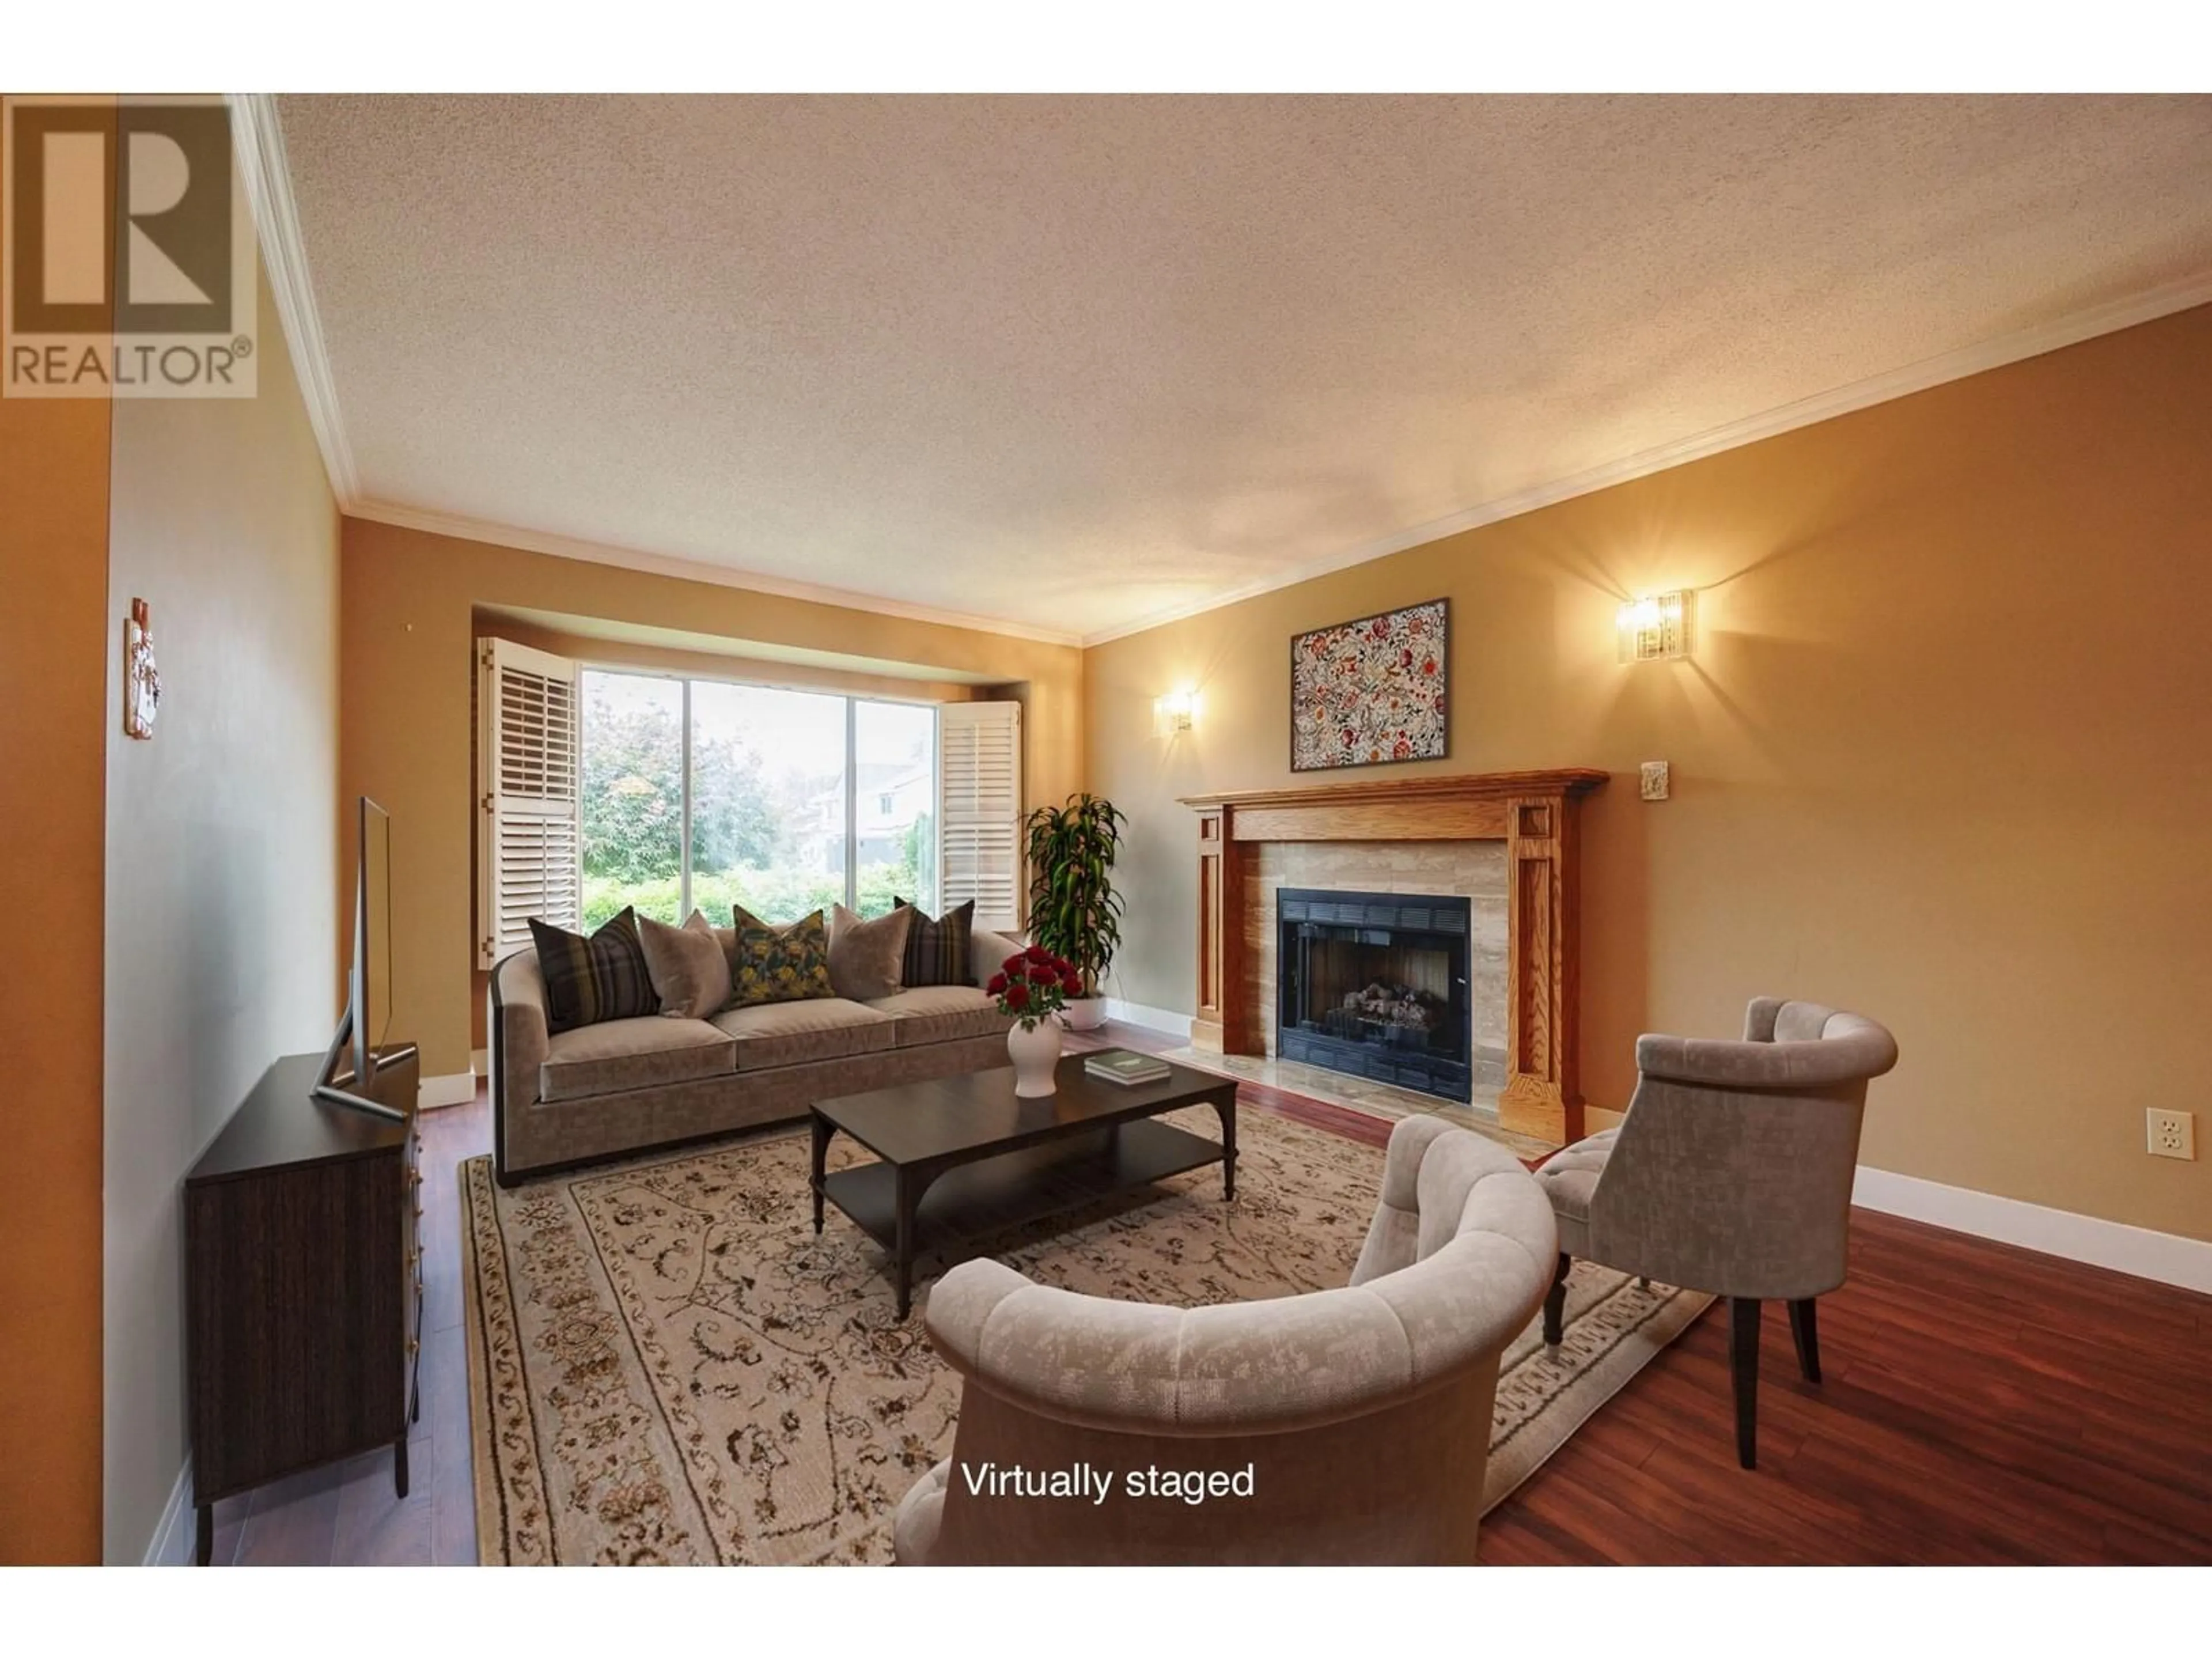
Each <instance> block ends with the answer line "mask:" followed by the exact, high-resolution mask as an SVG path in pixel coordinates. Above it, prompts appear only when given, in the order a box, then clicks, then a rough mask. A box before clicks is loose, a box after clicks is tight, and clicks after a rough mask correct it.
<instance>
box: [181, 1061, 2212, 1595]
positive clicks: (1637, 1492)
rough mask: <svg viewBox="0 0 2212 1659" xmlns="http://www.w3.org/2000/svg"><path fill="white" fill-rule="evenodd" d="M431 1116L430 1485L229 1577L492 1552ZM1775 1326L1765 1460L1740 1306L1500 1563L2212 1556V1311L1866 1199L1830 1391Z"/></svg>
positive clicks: (384, 1483) (276, 1545)
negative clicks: (1739, 1414)
mask: <svg viewBox="0 0 2212 1659" xmlns="http://www.w3.org/2000/svg"><path fill="white" fill-rule="evenodd" d="M1100 1035H1101V1038H1102V1039H1103V1041H1105V1042H1120V1043H1123V1044H1125V1045H1126V1046H1127V1047H1130V1048H1151V1047H1154V1046H1164V1040H1163V1039H1159V1038H1156V1037H1154V1036H1152V1035H1151V1034H1149V1033H1146V1032H1143V1031H1139V1030H1133V1029H1132V1028H1127V1027H1114V1028H1109V1030H1106V1031H1104V1032H1103V1033H1101V1034H1100ZM1072 1046H1073V1045H1072ZM1238 1100H1239V1103H1241V1104H1243V1105H1244V1106H1245V1107H1247V1108H1249V1109H1257V1110H1261V1111H1272V1112H1275V1113H1278V1114H1280V1115H1285V1116H1288V1117H1292V1118H1296V1119H1297V1120H1298V1121H1304V1122H1308V1123H1312V1124H1315V1125H1316V1126H1317V1127H1323V1128H1328V1129H1333V1130H1334V1131H1336V1132H1337V1133H1350V1134H1352V1135H1354V1136H1356V1137H1357V1138H1358V1139H1362V1140H1365V1141H1368V1142H1370V1144H1374V1145H1378V1146H1379V1145H1380V1144H1381V1143H1382V1142H1383V1139H1385V1138H1386V1137H1387V1136H1388V1134H1389V1124H1387V1123H1382V1122H1380V1121H1377V1120H1376V1119H1373V1118H1370V1117H1367V1116H1365V1115H1363V1114H1358V1113H1353V1112H1349V1111H1347V1110H1346V1109H1344V1108H1341V1107H1336V1106H1331V1105H1328V1104H1326V1103H1322V1102H1318V1101H1310V1100H1306V1099H1304V1098H1303V1097H1298V1096H1295V1095H1289V1094H1285V1093H1284V1092H1283V1091H1279V1090H1272V1089H1266V1088H1261V1087H1259V1086H1258V1085H1252V1084H1246V1085H1243V1087H1242V1088H1241V1089H1240V1090H1239V1091H1238ZM422 1123H423V1152H422V1170H423V1182H424V1188H425V1196H424V1200H423V1210H424V1215H423V1241H424V1249H425V1262H426V1269H427V1272H426V1279H425V1289H426V1295H427V1297H428V1307H427V1309H426V1311H425V1315H424V1319H423V1327H424V1332H425V1335H424V1346H423V1391H422V1421H421V1423H420V1424H418V1425H416V1433H415V1437H414V1438H413V1440H412V1442H411V1443H410V1448H409V1456H410V1462H411V1463H412V1465H413V1475H414V1481H413V1486H412V1493H413V1495H412V1496H411V1497H410V1498H409V1499H408V1501H407V1502H405V1503H404V1504H401V1503H398V1502H395V1501H394V1499H393V1498H392V1467H391V1460H390V1455H389V1454H388V1453H384V1454H378V1455H371V1456H367V1457H362V1458H358V1459H356V1460H355V1461H354V1462H350V1463H349V1464H346V1465H343V1466H342V1467H340V1468H335V1469H330V1470H325V1471H321V1472H319V1473H317V1474H307V1475H302V1476H299V1477H297V1478H295V1480H289V1481H283V1482H279V1483H277V1484H276V1485H274V1486H268V1487H265V1488H264V1489H263V1490H261V1491H260V1492H255V1493H253V1494H252V1496H251V1497H250V1498H239V1499H234V1500H233V1501H232V1502H231V1503H228V1504H222V1505H218V1506H217V1509H216V1561H217V1562H219V1563H237V1564H240V1565H246V1564H254V1563H269V1564H277V1563H313V1564H318V1565H320V1564H332V1565H356V1564H357V1565H383V1564H393V1565H397V1564H413V1565H428V1564H433V1563H435V1564H439V1565H447V1564H456V1563H472V1562H474V1561H475V1560H476V1559H477V1553H476V1522H475V1506H474V1502H473V1499H472V1497H471V1472H470V1467H469V1457H470V1451H469V1432H468V1385H467V1376H466V1372H465V1363H466V1360H465V1345H464V1342H463V1339H462V1333H461V1328H460V1312H461V1309H460V1225H459V1196H458V1193H457V1189H456V1188H455V1185H454V1168H455V1166H456V1165H457V1164H459V1162H460V1161H461V1160H462V1159H464V1158H469V1157H471V1156H473V1155H475V1154H476V1153H477V1152H485V1151H488V1150H489V1144H490V1132H491V1114H490V1108H489V1103H488V1102H487V1101H486V1100H485V1099H484V1098H483V1097H482V1096H481V1095H479V1097H478V1098H477V1101H476V1103H474V1104H473V1105H470V1106H456V1107H449V1108H446V1109H441V1110H438V1111H434V1112H430V1113H428V1114H426V1115H424V1117H423V1120H422ZM1820 1359H1821V1369H1822V1371H1823V1374H1824V1375H1825V1376H1826V1381H1825V1382H1824V1383H1822V1384H1821V1385H1820V1387H1819V1388H1817V1389H1816V1388H1814V1387H1812V1386H1810V1385H1808V1384H1807V1383H1802V1382H1800V1381H1799V1380H1798V1376H1797V1367H1796V1356H1795V1353H1794V1352H1793V1350H1792V1349H1791V1346H1790V1328H1789V1321H1788V1320H1787V1319H1785V1318H1784V1317H1782V1316H1781V1313H1780V1310H1778V1309H1776V1310H1771V1316H1770V1317H1769V1318H1768V1319H1767V1320H1766V1321H1765V1331H1764V1344H1763V1347H1762V1351H1761V1354H1760V1361H1761V1383H1760V1388H1759V1468H1758V1469H1757V1470H1755V1471H1751V1472H1747V1471H1745V1470H1742V1469H1740V1468H1737V1467H1736V1463H1735V1438H1734V1429H1733V1419H1732V1416H1731V1413H1730V1407H1729V1359H1728V1322H1727V1316H1726V1310H1725V1306H1724V1304H1716V1306H1715V1308H1714V1310H1712V1311H1711V1312H1709V1313H1708V1314H1707V1315H1706V1316H1705V1317H1704V1318H1702V1319H1700V1320H1699V1322H1698V1323H1697V1324H1696V1325H1695V1326H1693V1327H1692V1328H1691V1329H1690V1331H1689V1332H1688V1333H1687V1334H1685V1335H1684V1336H1683V1337H1682V1338H1681V1339H1680V1340H1679V1341H1677V1342H1676V1343H1674V1346H1671V1347H1669V1348H1668V1350H1667V1351H1666V1352H1663V1353H1662V1354H1661V1355H1660V1356H1659V1357H1658V1358H1656V1360H1654V1361H1653V1362H1652V1363H1651V1364H1650V1365H1649V1366H1647V1367H1646V1368H1645V1369H1644V1371H1643V1372H1642V1373H1641V1374H1640V1375H1638V1376H1637V1378H1636V1379H1635V1381H1633V1382H1632V1383H1630V1384H1629V1385H1628V1387H1627V1388H1626V1389H1623V1390H1622V1392H1621V1393H1620V1395H1618V1396H1616V1397H1615V1398H1614V1399H1613V1400H1612V1401H1608V1402H1607V1404H1606V1406H1605V1407H1603V1409H1602V1410H1601V1411H1600V1412H1599V1413H1598V1414H1597V1415H1596V1417H1595V1418H1594V1419H1592V1420H1591V1421H1590V1422H1589V1424H1587V1425H1584V1426H1583V1428H1582V1429H1581V1430H1579V1431H1577V1433H1576V1435H1575V1436H1574V1437H1573V1438H1572V1439H1571V1440H1570V1441H1569V1442H1568V1443H1567V1444H1566V1445H1565V1447H1564V1448H1563V1449H1561V1450H1560V1451H1559V1453H1558V1455H1555V1456H1554V1457H1553V1459H1552V1461H1551V1462H1549V1463H1547V1464H1546V1465H1545V1467H1544V1468H1542V1469H1541V1470H1540V1471H1539V1472H1538V1473H1537V1474H1535V1476H1534V1478H1532V1479H1531V1480H1529V1481H1528V1483H1527V1484H1526V1485H1525V1486H1522V1488H1521V1490H1520V1491H1519V1492H1516V1493H1515V1494H1514V1495H1513V1497H1511V1498H1509V1499H1508V1500H1507V1501H1506V1502H1505V1503H1504V1504H1502V1505H1501V1506H1500V1507H1499V1508H1498V1510H1496V1511H1495V1512H1494V1513H1493V1514H1492V1516H1490V1518H1489V1519H1488V1520H1487V1521H1486V1522H1484V1524H1483V1533H1482V1557H1483V1559H1484V1560H1485V1561H1486V1562H1489V1563H1492V1564H1496V1565H1542V1564H1551V1563H1646V1564H1717V1563H1746V1564H1748V1563H1780V1564H1807V1563H1901V1564H1915V1563H1936V1562H1944V1563H1978V1562H1992V1563H1994V1562H2023V1563H2035V1562H2051V1563H2057V1562H2193V1563H2212V1421H2208V1418H2207V1409H2208V1404H2212V1383H2208V1381H2207V1379H2208V1378H2212V1297H2203V1296H2197V1295H2193V1294H2191V1293H2190V1292H2188V1291H2180V1290H2175V1289H2172V1288H2171V1287H2169V1286H2166V1285H2154V1284H2151V1283H2148V1281H2145V1280H2142V1279H2130V1278H2127V1277H2125V1276H2124V1275H2121V1274H2118V1273H2106V1272H2103V1271H2101V1270H2100V1269H2097V1268H2093V1267H2081V1266H2078V1265H2076V1264H2075V1263H2072V1262H2067V1261H2059V1260H2057V1258H2055V1257H2051V1256H2041V1255H2034V1254H2033V1253H2031V1252H2029V1251H2026V1250H2017V1249H2011V1248H2009V1247H2008V1246H2005V1245H2001V1244H1991V1243H1984V1241H1982V1240H1979V1239H1974V1238H1969V1237H1966V1236H1965V1235H1963V1234H1959V1233H1948V1232H1944V1231H1941V1230H1939V1229H1936V1228H1933V1227H1926V1226H1922V1225H1917V1224H1916V1223H1913V1222H1909V1221H1900V1220H1898V1219H1896V1218H1893V1217H1889V1216H1883V1215H1878V1214H1875V1213H1873V1212H1868V1211H1863V1210H1862V1211H1859V1212H1856V1213H1855V1214H1854V1216H1853V1218H1852V1239H1851V1277H1850V1282H1849V1283H1848V1284H1846V1285H1844V1288H1843V1289H1841V1290H1840V1291H1836V1292H1835V1293H1834V1294H1832V1295H1831V1296H1827V1297H1822V1298H1821V1302H1820Z"/></svg>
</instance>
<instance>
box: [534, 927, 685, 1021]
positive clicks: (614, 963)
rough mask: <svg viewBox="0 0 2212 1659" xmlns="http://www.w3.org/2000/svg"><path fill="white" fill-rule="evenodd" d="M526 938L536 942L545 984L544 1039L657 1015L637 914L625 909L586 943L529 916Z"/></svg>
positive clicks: (577, 936)
mask: <svg viewBox="0 0 2212 1659" xmlns="http://www.w3.org/2000/svg"><path fill="white" fill-rule="evenodd" d="M530 937H531V938H532V939H534V940H536V941H537V944H538V972H539V974H541V975H544V980H545V1029H546V1030H547V1032H548V1033H549V1034H556V1033H559V1032H562V1031H573V1030H575V1029H576V1028H577V1027H578V1026H580V1025H596V1024H599V1022H600V1021H601V1020H607V1019H635V1018H638V1017H639V1016H640V1015H642V1014H651V1013H656V1012H659V1008H660V1000H659V998H658V997H657V996H655V995H654V994H653V974H652V970H651V969H648V968H647V966H646V964H645V946H644V945H643V944H642V943H641V941H640V940H639V939H638V934H637V913H636V912H635V911H634V910H632V909H631V908H629V906H628V905H624V906H623V909H622V913H621V914H620V915H617V916H615V917H614V918H613V919H612V920H611V921H609V922H608V923H607V924H606V925H605V927H601V928H600V929H599V932H598V933H593V934H592V936H591V937H590V938H589V939H586V938H585V937H584V936H583V935H582V934H581V933H570V932H569V931H568V929H567V928H565V927H553V926H551V925H550V924H549V923H546V922H543V921H538V919H537V918H536V917H534V916H533V917H532V918H531V922H530Z"/></svg>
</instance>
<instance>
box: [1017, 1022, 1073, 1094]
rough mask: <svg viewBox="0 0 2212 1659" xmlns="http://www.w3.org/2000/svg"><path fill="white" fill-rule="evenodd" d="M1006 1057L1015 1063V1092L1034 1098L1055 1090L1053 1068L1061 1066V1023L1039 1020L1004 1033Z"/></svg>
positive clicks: (1018, 1025)
mask: <svg viewBox="0 0 2212 1659" xmlns="http://www.w3.org/2000/svg"><path fill="white" fill-rule="evenodd" d="M1006 1057H1007V1058H1008V1059H1009V1060H1012V1061H1013V1062H1014V1092H1015V1093H1016V1094H1018V1095H1023V1096H1027V1097H1036V1096H1038V1095H1048V1094H1051V1093H1052V1092H1053V1091H1054V1088H1055V1087H1057V1085H1056V1084H1055V1082H1054V1078H1053V1069H1054V1067H1055V1066H1058V1065H1059V1064H1060V1023H1059V1022H1058V1021H1057V1020H1052V1019H1041V1020H1039V1021H1038V1022H1037V1023H1036V1024H1034V1025H1020V1024H1017V1025H1015V1026H1013V1027H1012V1028H1011V1029H1010V1030H1008V1031H1007V1032H1006Z"/></svg>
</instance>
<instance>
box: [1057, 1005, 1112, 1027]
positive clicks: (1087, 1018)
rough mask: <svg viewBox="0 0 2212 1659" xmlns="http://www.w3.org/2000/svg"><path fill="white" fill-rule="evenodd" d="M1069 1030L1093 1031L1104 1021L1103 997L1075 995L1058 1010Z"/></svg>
mask: <svg viewBox="0 0 2212 1659" xmlns="http://www.w3.org/2000/svg"><path fill="white" fill-rule="evenodd" d="M1060 1018H1062V1019H1064V1020H1066V1022H1067V1029H1068V1030H1071V1031H1095V1030H1097V1029H1098V1028H1099V1027H1100V1026H1102V1025H1103V1024H1105V1023H1106V999H1105V998H1104V997H1077V998H1075V999H1074V1000H1073V1001H1071V1002H1069V1003H1067V1004H1066V1006H1063V1007H1062V1008H1061V1009H1060Z"/></svg>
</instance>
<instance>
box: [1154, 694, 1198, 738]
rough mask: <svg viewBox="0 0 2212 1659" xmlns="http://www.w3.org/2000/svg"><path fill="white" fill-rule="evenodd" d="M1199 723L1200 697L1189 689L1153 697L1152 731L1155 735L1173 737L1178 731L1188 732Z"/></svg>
mask: <svg viewBox="0 0 2212 1659" xmlns="http://www.w3.org/2000/svg"><path fill="white" fill-rule="evenodd" d="M1197 723H1198V699H1197V698H1196V697H1195V696H1193V695H1192V694H1191V693H1190V692H1188V691H1170V692H1169V693H1168V694H1167V695H1166V696H1160V697H1154V698H1153V699H1152V731H1153V732H1154V734H1155V735H1157V736H1159V737H1163V738H1171V737H1173V736H1175V735H1176V732H1188V731H1189V730H1190V729H1191V727H1192V726H1195V725H1196V724H1197Z"/></svg>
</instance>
